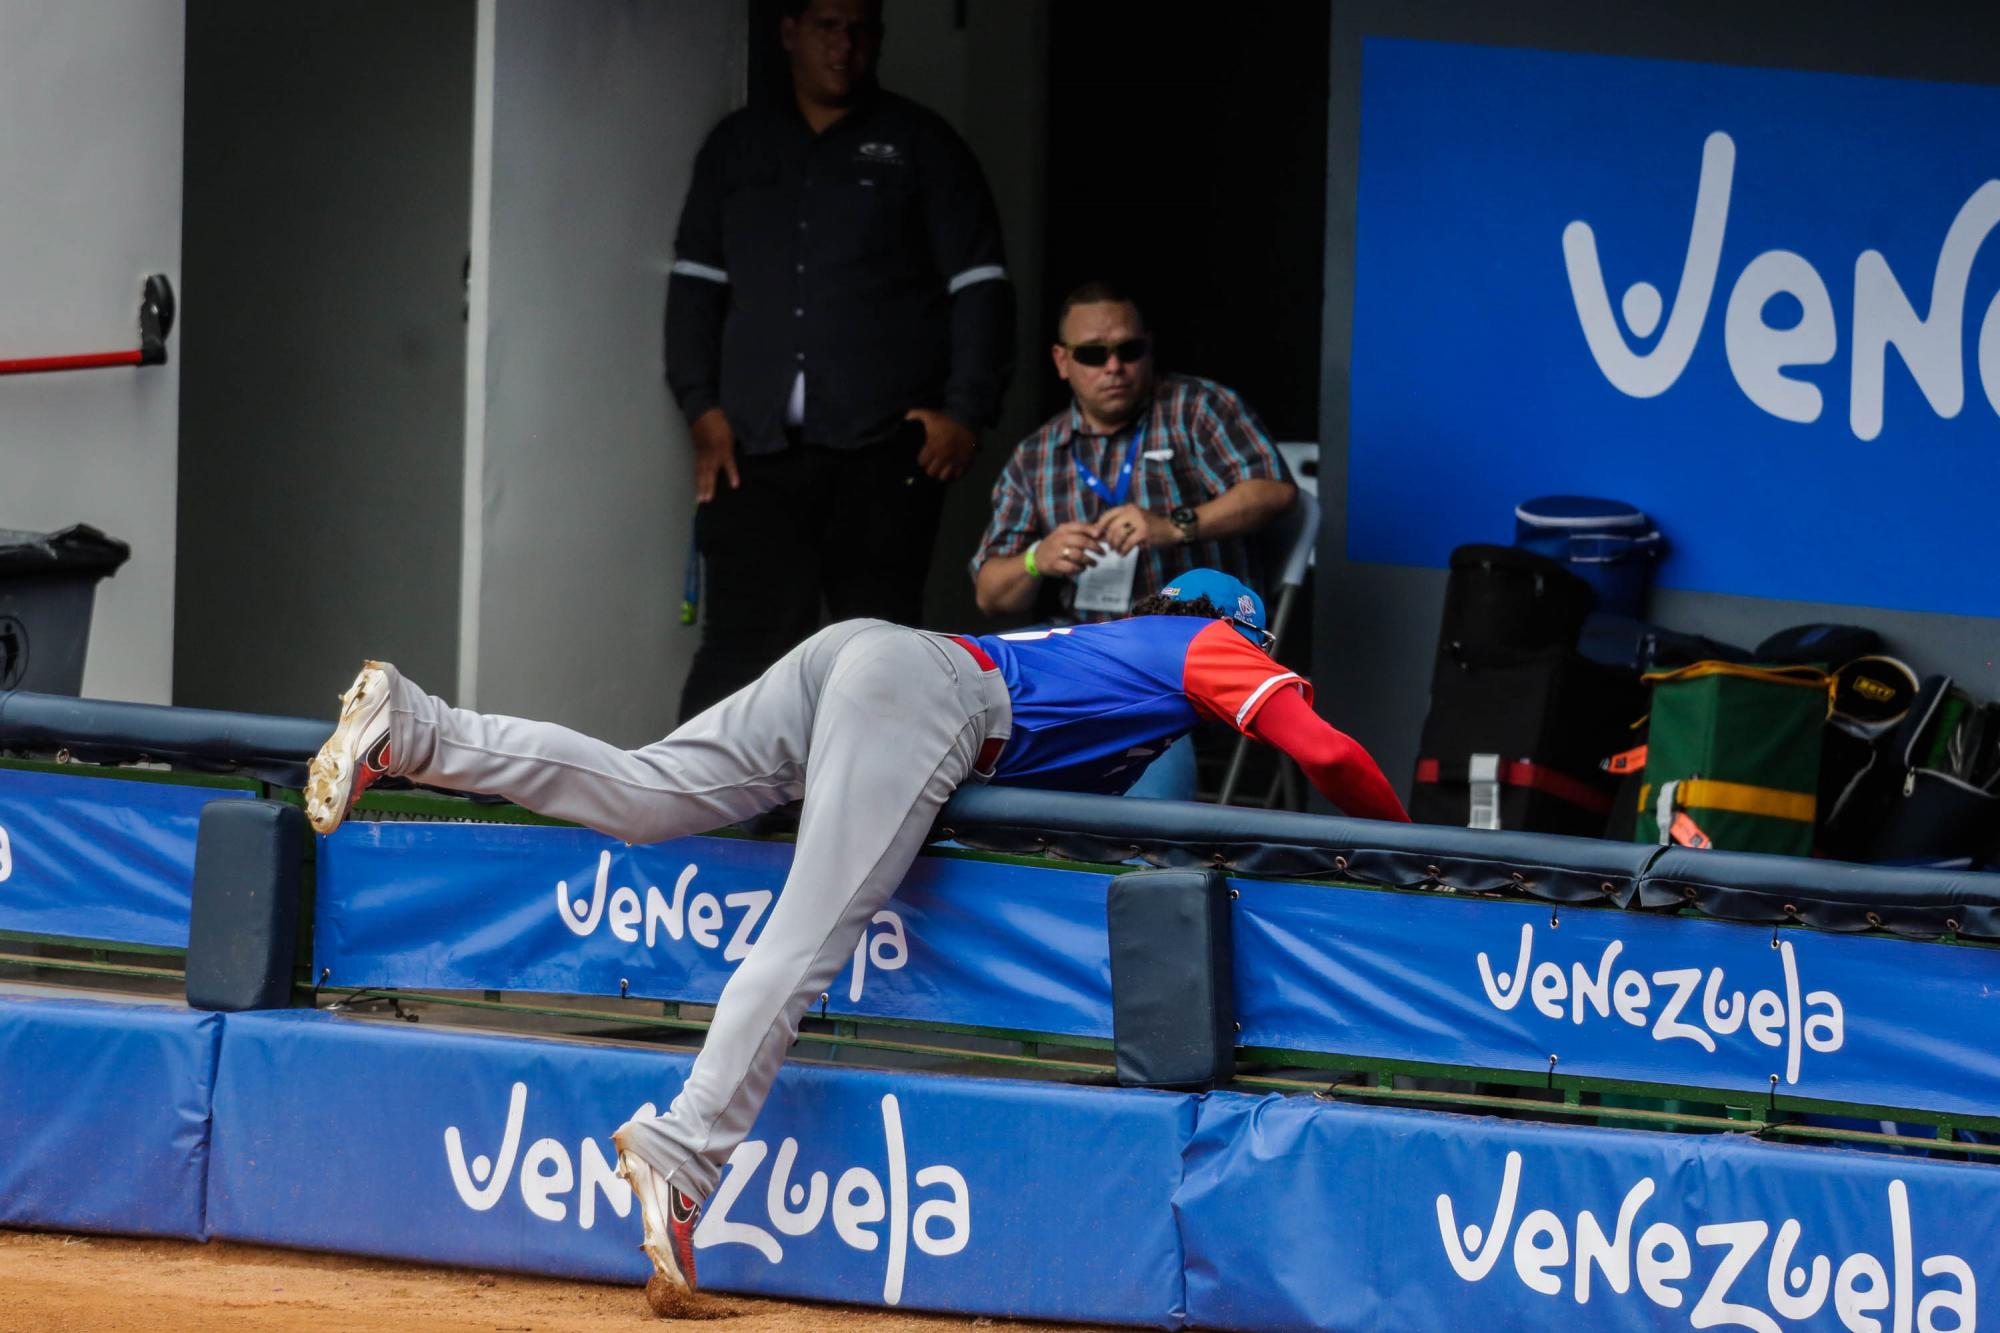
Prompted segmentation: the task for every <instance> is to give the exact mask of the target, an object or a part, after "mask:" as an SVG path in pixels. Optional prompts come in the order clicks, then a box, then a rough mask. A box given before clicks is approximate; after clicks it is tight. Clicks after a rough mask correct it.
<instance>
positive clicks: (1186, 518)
mask: <svg viewBox="0 0 2000 1333" xmlns="http://www.w3.org/2000/svg"><path fill="white" fill-rule="evenodd" d="M1167 517H1168V518H1169V519H1170V520H1172V522H1173V525H1174V526H1175V527H1177V528H1179V529H1180V530H1181V545H1183V546H1185V545H1187V544H1188V543H1189V542H1191V541H1193V540H1194V539H1195V531H1196V529H1198V528H1200V527H1201V518H1200V516H1199V515H1197V514H1196V513H1195V512H1194V510H1193V509H1191V508H1190V507H1188V506H1187V505H1178V506H1176V507H1175V509H1174V511H1173V512H1172V513H1171V514H1168V515H1167Z"/></svg>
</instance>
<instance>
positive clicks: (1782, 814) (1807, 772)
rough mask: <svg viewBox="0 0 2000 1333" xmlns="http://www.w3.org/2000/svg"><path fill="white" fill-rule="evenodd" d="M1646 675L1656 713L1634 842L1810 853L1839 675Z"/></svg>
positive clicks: (1740, 669) (1804, 670)
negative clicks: (1830, 708) (1834, 684)
mask: <svg viewBox="0 0 2000 1333" xmlns="http://www.w3.org/2000/svg"><path fill="white" fill-rule="evenodd" d="M1643 679H1644V680H1645V682H1646V684H1648V685H1650V686H1651V687H1652V690H1653V711H1652V716H1651V722H1650V728H1649V731H1648V735H1647V738H1646V757H1645V781H1644V783H1643V784H1642V785H1641V787H1640V790H1639V800H1638V810H1637V815H1638V819H1637V822H1636V824H1635V826H1634V828H1633V833H1632V837H1633V840H1634V841H1635V842H1658V843H1677V844H1680V845H1682V846H1688V847H1726V848H1729V849H1730V850H1732V851H1740V852H1780V853H1784V854H1786V855H1790V856H1806V855H1808V854H1810V853H1811V851H1812V847H1813V827H1814V823H1815V821H1816V817H1817V815H1818V808H1819V799H1818V791H1819V766H1820V741H1821V737H1822V734H1823V732H1824V730H1825V727H1826V718H1827V708H1828V705H1829V702H1830V700H1831V697H1832V677H1830V676H1828V675H1827V674H1826V673H1825V672H1823V671H1820V670H1817V669H1816V668H1813V667H1805V666H1787V667H1758V666H1743V665H1739V664H1737V663H1734V662H1697V663H1695V664H1694V665H1693V666H1688V667H1682V668H1681V669H1679V670H1678V671H1656V672H1652V673H1649V674H1648V675H1646V676H1645V677H1643Z"/></svg>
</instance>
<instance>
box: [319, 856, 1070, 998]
mask: <svg viewBox="0 0 2000 1333" xmlns="http://www.w3.org/2000/svg"><path fill="white" fill-rule="evenodd" d="M790 869H792V847H790V845H788V843H760V841H752V839H716V837H696V839H678V841H672V843H654V845H646V847H626V845H624V843H618V841H614V839H606V837H602V835H596V833H588V831H584V829H530V827H506V825H406V823H378V825H364V823H354V825H344V827H342V829H340V833H336V835H334V837H330V839H326V841H324V843H322V847H320V875H318V893H316V913H318V923H316V931H314V973H318V969H330V977H328V981H332V983H334V985H370V987H442V989H486V987H504V989H516V991H564V993H574V995H618V993H620V985H624V987H626V991H628V993H630V995H640V997H650V999H674V1001H690V1003H714V999H716V997H718V995H720V993H722V985H724V983H726V981H728V979H730V973H732V971H736V963H738V961H742V957H744V955H748V953H750V945H752V943H754V941H756V937H758V931H760V929H762V925H764V919H766V917H768V915H770V907H772V903H774V901H776V897H778V891H780V889H782V887H784V877H786V875H788V873H790ZM1104 885H1106V877H1104V875H1086V873H1078V871H1040V869H1032V867H1014V865H1000V863H990V861H974V859H950V857H922V859H918V863H916V867H912V871H910V875H908V879H906V881H904V885H902V889H900V891H898V895H896V897H894V899H892V901H890V903H888V907H884V909H882V911H878V913H876V915H874V923H872V925H870V929H868V933H866V935H864V937H862V941H860V943H858V945H856V949H854V957H852V961H850V963H848V967H846V969H844V971H842V973H840V977H838V979H836V981H834V985H832V989H830V991H828V1013H840V1015H866V1017H890V1019H922V1021H928V1023H978V1025H986V1027H1018V1029H1026V1031H1036V1033H1058V1035H1070V1037H1108V1035H1110V955H1108V949H1106V943H1104Z"/></svg>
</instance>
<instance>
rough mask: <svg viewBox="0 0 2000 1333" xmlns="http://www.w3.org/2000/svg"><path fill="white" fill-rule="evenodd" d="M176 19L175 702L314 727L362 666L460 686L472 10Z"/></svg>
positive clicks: (299, 11) (456, 5)
mask: <svg viewBox="0 0 2000 1333" xmlns="http://www.w3.org/2000/svg"><path fill="white" fill-rule="evenodd" d="M77 8H79V9H85V10H87V9H89V8H90V6H77ZM165 8H174V9H178V6H174V5H168V4H165V3H160V2H159V0H155V3H153V4H150V5H148V6H147V9H148V11H149V12H151V10H154V9H165ZM187 14H188V59H187V69H188V96H187V143H188V152H187V238H188V239H187V282H186V284H185V286H186V290H185V292H184V294H183V296H184V302H183V304H184V307H185V310H184V316H183V326H184V333H183V335H182V337H183V346H184V349H185V366H184V370H183V375H184V387H185V392H184V394H183V398H182V412H181V438H182V440H183V441H184V448H183V449H182V451H181V503H180V551H181V595H180V598H179V602H178V607H177V611H176V618H175V619H176V626H177V629H178V650H177V652H176V654H175V672H174V701H175V702H176V703H181V704H189V705H198V706H208V707H223V708H243V709H251V710H255V711H260V712H274V713H289V714H294V715H304V716H320V715H322V714H325V713H326V712H327V710H328V706H329V705H330V704H331V702H332V698H333V695H334V693H335V692H337V691H338V690H339V689H340V688H342V687H343V686H344V685H345V684H346V682H347V679H348V678H349V677H350V676H351V675H352V673H353V670H354V666H355V663H356V662H357V661H358V660H359V659H361V658H362V657H364V656H366V657H382V658H387V659H390V660H392V661H394V662H396V663H398V664H399V665H400V666H402V667H403V668H404V669H406V670H407V671H409V672H410V674H411V675H412V676H414V677H415V678H416V679H418V680H420V681H423V682H425V683H427V684H431V685H432V686H433V688H437V689H441V690H442V689H448V688H449V686H450V684H451V680H452V677H453V676H454V674H455V673H456V671H457V669H458V588H459V571H458V559H459V496H460V492H461V486H462V480H461V479H462V470H463V468H462V459H463V451H464V426H463V416H462V414H463V403H464V392H465V390H464V380H465V321H464V311H463V306H464V294H463V277H462V271H463V265H464V262H465V249H466V228H467V217H468V209H469V200H470V192H471V184H470V180H471V161H472V153H471V136H472V61H473V15H474V9H473V0H426V2H425V3H424V4H421V5H408V4H403V3H399V0H345V2H344V3H342V4H339V5H273V4H268V3H265V0H189V4H188V6H187ZM175 119H176V121H178V113H176V114H175Z"/></svg>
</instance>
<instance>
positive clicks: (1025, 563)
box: [1021, 542, 1042, 579]
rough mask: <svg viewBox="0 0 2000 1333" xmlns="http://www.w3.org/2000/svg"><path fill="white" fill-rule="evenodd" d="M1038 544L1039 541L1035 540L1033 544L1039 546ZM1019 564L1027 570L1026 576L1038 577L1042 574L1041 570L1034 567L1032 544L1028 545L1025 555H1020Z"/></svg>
mask: <svg viewBox="0 0 2000 1333" xmlns="http://www.w3.org/2000/svg"><path fill="white" fill-rule="evenodd" d="M1039 545H1041V543H1040V542H1036V543H1035V546H1039ZM1021 565H1022V567H1023V568H1025V569H1026V570H1027V571H1028V577H1029V578H1031V579H1038V578H1040V577H1041V576H1042V571H1041V570H1039V569H1036V568H1035V547H1034V546H1030V547H1029V548H1028V553H1027V554H1026V555H1024V556H1022V557H1021Z"/></svg>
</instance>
